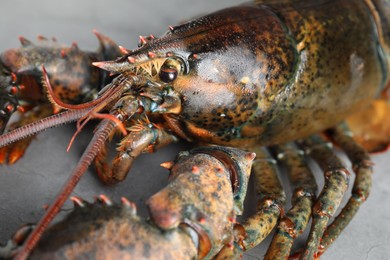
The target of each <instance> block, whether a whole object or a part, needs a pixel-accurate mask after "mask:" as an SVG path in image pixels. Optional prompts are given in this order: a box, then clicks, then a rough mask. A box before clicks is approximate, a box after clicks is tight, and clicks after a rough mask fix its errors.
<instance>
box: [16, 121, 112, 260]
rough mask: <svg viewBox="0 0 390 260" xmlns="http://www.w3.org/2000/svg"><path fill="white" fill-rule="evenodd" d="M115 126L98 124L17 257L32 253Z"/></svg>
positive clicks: (25, 256) (21, 259)
mask: <svg viewBox="0 0 390 260" xmlns="http://www.w3.org/2000/svg"><path fill="white" fill-rule="evenodd" d="M115 126H116V123H115V122H113V121H111V120H107V119H106V120H103V121H102V122H100V124H99V125H98V126H97V131H96V133H95V134H94V136H93V138H92V140H91V141H90V143H89V144H88V147H87V149H86V150H85V151H84V153H83V155H82V156H81V159H80V161H79V162H78V164H77V166H76V167H75V169H74V170H73V172H72V175H71V176H70V177H69V178H68V180H67V182H66V183H65V185H64V186H63V187H62V189H61V191H60V192H59V193H58V195H57V196H56V199H55V200H54V202H53V204H51V205H50V207H49V209H48V210H47V211H46V213H45V215H44V216H43V217H42V219H41V220H40V221H39V222H38V224H37V226H36V227H35V229H34V230H33V231H32V232H31V234H30V235H29V237H28V238H27V240H26V242H25V243H24V245H23V247H22V248H21V249H20V251H19V252H18V254H17V255H16V257H15V259H17V260H24V259H27V257H28V256H29V255H30V253H31V251H32V250H33V249H34V247H35V246H36V244H37V243H38V241H39V239H40V238H41V236H42V234H43V232H44V231H45V230H46V228H47V226H48V225H49V224H50V223H51V221H52V220H53V219H54V217H55V216H56V215H57V214H58V212H59V211H60V209H61V207H62V206H63V204H64V203H65V201H66V200H67V199H68V197H69V195H70V194H71V193H72V191H73V190H74V188H75V186H76V185H77V183H78V182H79V180H80V178H81V177H82V176H83V175H84V173H85V172H86V171H87V169H88V166H89V165H90V164H91V163H92V161H93V159H94V158H95V156H96V155H97V153H98V152H99V150H100V149H101V148H102V147H103V146H104V143H105V141H106V140H107V138H108V137H109V135H110V132H111V131H112V130H113V129H114V128H115Z"/></svg>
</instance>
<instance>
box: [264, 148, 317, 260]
mask: <svg viewBox="0 0 390 260" xmlns="http://www.w3.org/2000/svg"><path fill="white" fill-rule="evenodd" d="M272 151H273V152H274V154H275V155H276V157H277V158H278V161H280V162H281V163H282V164H283V165H284V166H285V167H286V170H287V174H288V176H289V179H290V181H291V183H292V185H293V187H294V193H293V197H292V208H291V209H290V210H289V211H288V212H287V213H286V215H285V216H284V217H283V218H282V219H281V220H280V222H279V225H278V228H277V231H276V233H275V236H274V237H273V239H272V242H271V245H270V247H269V248H268V251H267V254H266V255H265V259H286V258H287V257H288V256H289V254H290V251H291V247H292V244H293V241H294V239H295V238H296V237H297V236H299V235H300V234H302V232H303V231H304V230H305V228H306V226H307V224H308V222H309V220H310V217H311V208H312V206H313V203H314V198H315V197H316V191H317V184H316V181H315V179H314V176H313V174H312V172H311V170H310V169H309V167H308V166H307V164H306V162H305V158H304V155H303V152H302V151H300V150H297V148H296V147H295V146H294V144H293V143H288V144H286V145H280V146H277V147H274V148H273V149H272Z"/></svg>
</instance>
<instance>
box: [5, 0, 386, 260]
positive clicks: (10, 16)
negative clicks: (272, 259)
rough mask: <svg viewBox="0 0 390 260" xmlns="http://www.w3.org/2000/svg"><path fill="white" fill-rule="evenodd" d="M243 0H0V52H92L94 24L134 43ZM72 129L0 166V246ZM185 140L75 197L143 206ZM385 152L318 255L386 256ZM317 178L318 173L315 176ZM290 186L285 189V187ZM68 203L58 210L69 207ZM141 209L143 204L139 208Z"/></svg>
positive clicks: (63, 165)
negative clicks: (28, 46)
mask: <svg viewBox="0 0 390 260" xmlns="http://www.w3.org/2000/svg"><path fill="white" fill-rule="evenodd" d="M240 2H242V1H233V0H224V1H222V0H215V1H206V0H196V1H190V0H166V1H157V0H155V1H153V0H142V1H141V0H131V1H126V0H113V1H110V2H109V1H92V0H88V1H76V0H68V1H52V0H35V1H23V0H2V1H1V2H0V35H1V37H0V39H1V41H0V50H5V49H7V48H12V47H18V46H19V42H18V40H17V37H18V36H20V35H23V36H25V37H26V38H29V39H35V37H36V36H37V35H38V34H42V35H45V36H48V37H52V36H55V37H56V38H57V39H58V40H59V41H60V42H63V43H66V44H71V43H72V42H73V41H77V42H78V43H79V45H80V47H81V48H82V49H91V50H93V49H95V48H97V46H98V44H97V41H96V40H95V39H94V36H93V34H92V29H97V30H98V31H100V32H102V33H103V34H106V35H108V36H110V37H111V38H112V39H114V40H115V41H116V42H117V43H118V44H120V45H122V46H125V47H127V48H129V49H132V48H135V47H136V45H137V42H138V36H139V35H148V34H151V33H152V34H156V35H159V34H162V33H163V32H165V31H166V30H167V26H168V25H174V24H177V23H178V22H180V21H183V20H186V19H188V18H193V17H195V16H197V15H199V14H205V13H208V12H210V11H214V10H218V9H221V8H223V7H226V6H231V5H234V4H236V3H240ZM74 130H75V128H74V126H73V125H66V126H63V127H59V128H56V129H51V130H48V131H46V132H44V133H42V134H40V135H38V137H37V138H36V141H34V142H33V143H32V145H31V147H30V148H29V149H28V151H27V153H26V154H25V156H24V158H23V159H22V160H20V161H19V162H18V163H17V164H16V165H13V166H0V243H4V242H5V241H6V239H7V238H8V237H10V235H11V234H12V233H13V232H14V231H15V230H16V229H17V227H18V226H19V225H21V224H22V223H26V222H35V221H37V220H38V219H39V217H40V216H41V215H42V214H43V213H44V209H43V208H42V206H43V205H44V204H48V203H50V202H51V201H52V200H53V197H54V196H55V194H56V193H57V191H58V190H59V188H60V187H61V185H62V184H63V183H64V181H65V179H66V178H67V176H68V174H69V173H70V172H71V171H72V168H73V167H74V165H75V164H76V162H77V160H78V158H79V157H80V155H81V153H82V151H83V149H84V148H85V147H86V145H87V143H88V141H89V139H90V136H91V132H92V128H91V127H90V128H88V129H86V130H85V131H83V133H82V134H81V135H80V136H79V137H78V138H77V140H76V142H75V143H74V146H73V147H72V149H71V151H70V152H69V153H66V151H65V149H66V146H67V144H68V142H69V139H70V137H71V136H72V134H73V132H74ZM184 146H186V145H183V144H179V145H172V146H169V147H167V148H164V149H163V150H161V151H159V152H157V153H155V154H152V155H143V156H141V157H140V158H139V159H138V160H137V162H136V164H135V166H134V168H133V170H132V172H131V173H130V174H129V176H128V178H127V180H126V181H125V182H123V183H121V184H118V185H116V186H113V187H105V186H104V185H102V184H101V183H100V182H99V180H98V179H97V178H96V177H95V175H94V171H93V169H90V170H89V171H88V173H87V174H86V175H85V176H84V177H83V179H82V180H81V182H80V183H79V185H78V186H77V188H76V190H75V191H74V195H77V196H80V197H83V198H85V199H87V200H93V196H94V195H97V194H101V193H105V194H108V195H109V196H111V197H112V198H113V200H114V201H119V198H120V197H121V196H126V197H128V198H129V199H131V200H133V201H135V202H137V204H138V205H142V203H143V202H144V201H145V200H146V199H147V198H148V197H149V196H151V195H152V194H154V193H155V192H156V191H158V190H159V189H161V187H163V186H164V185H165V184H166V178H167V173H166V171H165V170H164V169H162V168H160V167H159V166H158V165H159V164H160V163H161V162H164V161H167V160H171V159H172V158H173V157H174V155H175V154H176V153H177V152H178V151H180V150H181V149H183V147H184ZM389 160H390V153H389V152H387V153H383V154H380V155H376V156H374V162H375V163H376V165H375V174H374V175H373V180H374V183H373V190H372V192H371V195H370V198H369V200H368V201H367V202H366V203H365V204H364V205H363V207H362V208H361V209H360V210H359V212H358V214H357V216H356V217H355V219H354V220H353V221H352V223H351V224H350V225H349V226H348V228H347V229H346V230H345V231H344V232H343V233H342V234H341V236H340V238H339V239H338V240H337V241H336V242H335V244H334V245H332V246H331V248H330V249H329V250H328V251H327V252H326V253H325V254H324V255H323V259H389V258H390V221H389V219H390V218H389V215H390V204H389V202H388V201H387V200H388V199H389V198H390V196H389V195H390V187H389V185H390V174H389V171H390V166H389ZM317 176H318V179H319V181H320V182H321V179H322V178H321V173H320V172H318V173H317ZM284 185H285V186H287V184H284ZM287 189H288V188H287ZM70 208H71V205H70V204H67V205H66V206H65V207H64V211H65V212H67V211H69V209H70ZM140 210H141V213H142V214H145V209H143V208H142V207H141V209H140ZM267 244H268V243H267V242H266V243H263V244H262V245H260V246H259V247H257V248H255V249H254V250H251V251H249V252H247V253H246V255H245V258H246V259H261V258H262V256H263V255H264V253H265V250H266V248H267Z"/></svg>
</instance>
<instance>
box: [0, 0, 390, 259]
mask: <svg viewBox="0 0 390 260" xmlns="http://www.w3.org/2000/svg"><path fill="white" fill-rule="evenodd" d="M324 10H326V12H325V11H324ZM389 10H390V9H389V4H388V2H385V1H353V0H345V1H321V2H320V3H316V4H314V3H312V2H310V1H255V2H253V3H250V4H246V5H241V6H238V7H232V8H228V9H225V10H221V11H219V12H216V13H213V14H210V15H207V16H204V17H201V18H198V19H195V20H192V21H190V22H187V23H184V24H182V25H179V26H176V27H172V28H170V30H169V31H168V32H167V33H166V34H165V35H163V36H162V37H160V38H154V37H146V38H145V37H142V38H141V44H140V45H141V46H140V47H139V48H138V49H136V50H133V51H130V50H127V49H124V48H123V47H118V48H119V49H120V50H121V52H122V54H123V56H122V57H120V58H118V59H116V60H114V61H100V62H94V63H93V64H94V65H95V66H97V67H100V68H102V69H104V70H106V71H109V72H110V73H111V75H113V76H114V75H116V77H115V78H114V79H113V81H112V82H111V83H109V84H108V85H107V86H106V87H104V88H103V89H102V90H101V91H100V92H99V94H98V96H97V98H96V99H94V100H91V101H89V102H87V103H84V104H79V105H77V104H67V103H66V102H64V101H62V100H61V99H60V98H59V97H57V96H56V95H55V93H54V91H53V87H52V79H51V76H50V74H48V73H46V72H45V69H42V71H43V76H44V83H45V84H44V85H45V88H46V91H47V92H48V97H49V100H50V101H51V103H52V104H53V105H54V106H55V107H57V108H58V109H65V110H66V111H65V112H62V113H60V114H56V115H54V116H50V117H47V118H44V119H42V120H40V121H38V122H35V123H33V124H30V125H26V126H23V127H21V128H18V129H15V130H13V131H10V132H9V133H6V134H4V135H3V136H1V137H0V146H5V145H7V144H9V143H11V142H14V141H17V140H19V139H21V138H24V137H26V136H29V135H31V134H36V133H38V132H40V131H42V130H44V129H46V128H49V127H53V126H56V125H59V124H62V123H66V122H70V121H78V130H77V132H76V134H77V133H78V132H79V131H80V130H81V129H82V127H83V126H84V125H85V124H86V123H87V122H88V121H89V120H90V119H93V118H102V119H103V121H102V122H101V123H100V124H99V125H98V126H97V129H96V132H95V135H94V137H93V138H92V141H91V142H90V144H89V146H88V147H87V149H86V150H85V152H84V154H83V155H82V157H81V159H80V162H79V163H78V165H77V166H76V168H75V170H74V172H73V174H72V176H71V177H70V180H69V182H68V183H67V184H66V186H65V187H64V188H63V190H62V191H61V193H60V195H59V197H58V198H57V200H56V201H55V203H53V204H52V205H51V207H50V208H49V209H48V211H47V213H46V215H45V217H44V218H43V219H42V220H41V222H40V223H38V225H37V228H36V229H35V230H34V231H33V233H32V234H31V235H30V237H29V239H27V242H26V244H25V245H24V249H23V250H22V251H21V255H20V256H21V257H25V256H26V255H27V254H28V252H29V251H30V250H31V249H32V248H33V247H34V245H35V244H36V243H37V240H38V238H39V237H40V236H41V234H42V232H43V231H44V229H45V228H46V226H47V225H48V224H49V222H50V221H51V219H52V218H53V217H54V215H55V214H56V213H57V212H58V211H59V209H60V207H61V205H62V204H63V203H64V201H65V200H66V199H67V197H68V196H69V194H70V192H71V190H72V189H73V187H74V186H75V185H76V183H77V182H78V180H79V179H80V177H81V175H82V174H83V173H84V172H85V170H86V168H87V167H88V166H89V164H90V163H91V162H92V160H93V159H94V158H95V164H96V166H97V167H96V168H97V171H98V174H99V177H100V178H101V179H102V180H103V181H105V182H107V183H113V182H116V181H121V180H123V179H124V178H125V176H126V174H127V173H128V171H129V170H130V168H131V166H132V163H133V161H134V159H135V158H136V157H137V156H138V155H139V154H140V153H142V152H147V151H151V150H154V149H158V148H159V147H161V146H163V145H166V144H169V143H171V142H174V141H176V140H178V139H179V138H182V139H185V140H188V141H196V142H202V143H211V144H220V145H231V146H240V147H246V148H247V149H251V150H252V149H253V148H251V147H252V146H255V145H275V144H281V143H285V142H287V141H291V140H296V139H299V138H307V136H309V135H311V134H314V133H317V132H321V131H323V130H325V129H329V128H331V127H335V126H336V125H337V124H338V123H340V122H341V121H343V120H344V119H346V118H347V117H348V116H350V115H351V114H353V113H354V112H355V111H359V110H361V109H363V108H365V107H368V106H370V105H371V104H372V102H373V99H375V98H376V97H378V95H380V93H383V96H384V97H385V96H386V89H385V87H386V86H387V85H388V83H389V57H390V55H389V53H390V51H389V50H390V49H389V31H390V29H389V22H388V20H387V18H386V17H389V15H388V14H389ZM345 14H348V15H345ZM340 24H342V25H343V26H340ZM357 46H358V47H357ZM52 77H53V76H52ZM345 93H348V95H344V94H345ZM380 102H381V104H384V107H385V108H384V109H383V111H385V112H388V111H389V108H388V107H389V106H388V100H386V99H382V100H381V101H380ZM383 111H382V112H383ZM382 114H383V113H382ZM385 115H388V114H387V113H385ZM358 117H359V116H358ZM386 119H387V117H386V116H385V117H384V122H385V125H386V126H387V128H386V131H387V132H386V131H384V134H383V135H381V136H380V137H381V139H380V143H381V144H385V145H387V144H388V141H389V135H388V134H387V133H388V129H390V128H389V121H388V120H386ZM117 129H119V130H121V132H122V133H123V134H125V137H124V138H123V139H122V141H121V142H120V144H119V146H118V149H117V150H118V154H117V156H116V157H115V159H114V160H113V163H112V165H110V164H108V163H107V162H106V154H107V149H106V145H107V143H108V142H107V140H108V139H109V138H110V137H112V135H113V134H114V133H115V132H116V131H117ZM327 134H328V135H329V136H330V138H331V139H333V140H334V141H335V142H336V143H337V144H338V145H340V147H342V148H343V150H344V151H345V152H346V153H347V155H348V156H349V157H350V159H351V161H352V162H353V164H354V170H355V172H356V174H357V180H356V181H355V185H354V195H353V196H352V197H351V200H350V202H349V205H348V206H347V207H346V208H345V211H344V212H343V213H342V214H341V215H340V217H339V218H338V219H337V220H336V221H335V222H334V224H333V225H331V226H329V228H328V229H326V226H327V224H328V222H329V219H330V218H331V217H332V216H333V215H334V213H335V210H336V209H337V207H338V206H339V204H340V201H341V199H342V197H343V194H344V192H345V188H346V186H347V184H348V179H349V178H348V176H349V173H348V171H347V170H346V169H345V167H344V166H343V164H342V163H341V162H340V161H339V160H338V159H337V158H336V157H335V156H334V155H333V153H332V151H331V150H329V147H328V146H327V145H326V142H324V141H323V138H321V137H318V136H312V137H309V138H307V139H303V140H302V141H300V142H299V143H298V147H300V148H301V149H302V150H303V151H305V152H306V153H307V154H310V155H311V156H312V157H313V158H314V159H315V160H316V161H317V162H318V164H319V165H320V166H321V168H322V169H323V171H324V172H325V174H324V175H325V177H326V184H325V187H324V190H323V192H321V194H320V195H319V196H318V198H317V199H316V200H314V199H315V184H313V181H312V178H311V177H310V174H308V173H302V171H300V174H301V175H302V176H305V178H306V180H307V182H305V181H302V180H301V179H300V177H299V176H297V175H296V170H297V169H298V168H299V166H301V165H302V164H304V163H303V162H302V158H301V155H300V153H301V152H299V151H297V147H295V146H294V145H292V147H289V148H283V149H282V151H279V150H278V148H275V151H276V152H275V155H276V156H277V157H279V159H280V160H284V159H286V158H287V159H286V162H287V163H286V164H287V165H288V167H287V168H288V169H290V171H291V173H290V174H291V176H292V177H291V178H292V179H293V180H294V181H293V183H294V184H296V185H297V189H296V193H295V194H294V206H296V208H294V207H293V209H292V211H291V212H290V213H291V214H287V215H286V217H284V218H283V219H282V221H281V222H280V225H279V229H278V232H277V236H275V238H274V241H273V243H272V244H271V247H270V250H269V253H267V257H269V258H270V259H272V258H273V257H286V256H288V255H289V253H290V249H291V243H292V240H293V239H294V238H295V237H296V236H297V235H298V234H299V233H300V232H301V231H302V230H303V228H304V227H305V226H306V223H307V221H308V219H309V217H310V214H312V218H313V224H312V230H311V233H310V235H309V239H308V242H307V245H306V248H305V250H304V251H303V252H302V258H312V257H314V256H315V255H316V254H320V253H322V252H323V250H325V249H326V248H327V247H328V246H329V245H330V244H331V242H332V241H333V240H334V238H335V237H337V236H338V234H339V233H340V232H341V230H342V229H343V228H344V227H345V225H346V224H347V223H348V222H349V220H350V219H351V218H352V216H353V215H354V213H355V212H356V210H357V209H358V207H359V205H360V204H361V203H362V202H363V201H364V200H365V198H366V197H367V196H368V192H369V189H370V186H371V179H370V173H371V171H372V169H371V163H370V160H369V156H368V154H367V153H366V152H365V150H363V149H362V148H361V147H359V146H358V145H356V144H355V143H354V141H353V140H352V139H351V138H350V137H349V136H348V135H349V132H348V130H346V129H344V126H339V127H335V128H333V129H332V130H329V131H328V132H327ZM297 162H299V163H297ZM267 167H268V168H272V167H271V166H269V165H268V166H267ZM267 167H266V168H267ZM268 168H267V169H265V168H264V167H260V166H256V164H255V166H254V170H255V172H259V173H257V174H259V175H262V176H263V178H261V177H259V179H260V180H259V182H258V183H257V189H258V192H259V194H260V209H259V213H257V214H255V216H253V217H252V218H250V219H249V220H248V221H247V222H245V223H244V224H243V225H241V227H240V228H238V227H239V226H238V225H237V229H238V231H237V234H239V235H237V236H236V237H235V243H234V246H233V250H232V249H231V247H230V248H225V249H223V250H222V251H221V256H226V257H227V256H229V255H231V254H233V255H237V254H240V253H241V252H242V251H243V250H247V249H249V248H251V247H253V246H255V245H256V244H257V243H259V242H260V241H261V240H262V239H263V238H264V237H265V236H266V235H268V234H269V232H270V231H271V230H272V228H273V227H274V226H275V225H276V223H277V220H278V218H279V217H281V216H282V215H283V214H282V212H283V210H282V208H283V204H284V202H285V195H284V192H283V190H282V188H281V186H280V184H279V182H278V180H277V177H276V175H275V174H274V172H273V171H272V170H269V169H268ZM304 168H305V167H304ZM305 171H306V170H305ZM269 172H271V173H270V174H269V175H267V174H268V173H269ZM266 173H267V174H266ZM265 176H266V177H265ZM313 203H314V204H313ZM312 206H313V209H312V210H311V208H312ZM302 209H304V210H303V211H304V214H305V215H304V216H303V220H302V219H300V220H298V218H299V216H297V214H298V215H299V214H300V213H301V211H302ZM295 210H296V211H297V212H295ZM267 220H269V221H267ZM325 229H326V230H325ZM286 234H287V238H286ZM320 245H321V246H320ZM319 246H320V247H319ZM281 248H283V249H281ZM279 249H281V250H279ZM279 254H280V255H279Z"/></svg>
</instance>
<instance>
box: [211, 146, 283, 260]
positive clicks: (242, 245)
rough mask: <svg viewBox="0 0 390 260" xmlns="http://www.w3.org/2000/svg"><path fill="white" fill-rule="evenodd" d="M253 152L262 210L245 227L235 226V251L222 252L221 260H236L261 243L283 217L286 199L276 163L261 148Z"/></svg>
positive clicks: (225, 249)
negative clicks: (244, 252)
mask: <svg viewBox="0 0 390 260" xmlns="http://www.w3.org/2000/svg"><path fill="white" fill-rule="evenodd" d="M253 150H254V152H255V153H256V154H257V157H256V159H255V160H254V162H253V165H252V170H253V173H252V174H253V175H254V178H255V180H254V181H255V189H256V193H257V196H258V201H259V202H258V207H259V209H258V212H257V213H255V214H254V215H252V216H251V217H249V218H248V219H247V220H246V221H245V222H244V223H242V224H236V226H235V230H236V236H235V243H234V248H233V250H232V249H231V248H229V247H225V248H223V249H222V250H221V252H220V253H219V254H218V259H234V258H236V257H238V256H239V255H241V254H242V252H243V251H246V250H249V249H251V248H253V247H255V246H256V245H258V244H259V243H261V241H263V240H264V239H265V238H266V237H267V236H268V235H269V234H270V233H271V231H272V229H273V228H274V227H275V226H276V224H277V222H278V219H279V217H280V216H282V215H283V206H284V203H285V200H286V196H285V193H284V191H283V187H282V186H281V184H280V181H279V179H278V176H277V173H276V161H275V160H274V159H272V158H270V157H269V155H268V154H267V153H266V152H265V151H264V150H263V149H261V148H257V149H256V148H255V149H253Z"/></svg>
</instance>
